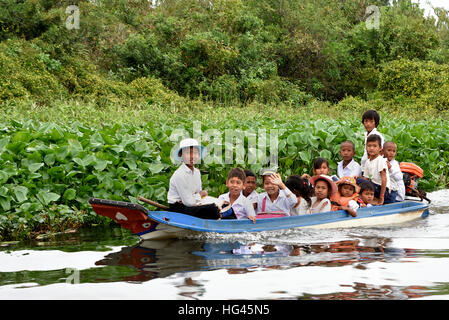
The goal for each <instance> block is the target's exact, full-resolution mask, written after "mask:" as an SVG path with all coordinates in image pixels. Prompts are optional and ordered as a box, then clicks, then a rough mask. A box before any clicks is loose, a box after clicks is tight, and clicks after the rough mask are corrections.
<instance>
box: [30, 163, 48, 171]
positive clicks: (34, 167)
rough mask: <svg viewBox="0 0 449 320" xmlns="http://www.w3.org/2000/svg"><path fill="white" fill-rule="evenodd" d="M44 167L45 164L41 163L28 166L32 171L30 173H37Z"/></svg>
mask: <svg viewBox="0 0 449 320" xmlns="http://www.w3.org/2000/svg"><path fill="white" fill-rule="evenodd" d="M42 166H44V163H42V162H40V163H31V164H29V165H28V170H30V172H36V171H37V170H39V169H40V168H41V167H42Z"/></svg>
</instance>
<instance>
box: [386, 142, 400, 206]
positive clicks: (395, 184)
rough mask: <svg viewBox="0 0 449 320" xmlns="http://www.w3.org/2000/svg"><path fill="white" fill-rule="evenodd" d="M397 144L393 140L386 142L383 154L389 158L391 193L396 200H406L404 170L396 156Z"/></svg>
mask: <svg viewBox="0 0 449 320" xmlns="http://www.w3.org/2000/svg"><path fill="white" fill-rule="evenodd" d="M397 148H398V147H397V145H396V143H394V142H393V141H387V142H385V143H384V148H383V155H384V158H386V159H387V166H388V173H389V174H390V184H391V193H392V197H393V198H394V199H395V201H397V202H399V201H404V199H405V185H404V177H403V175H402V171H401V169H400V167H399V162H397V161H396V160H395V159H394V157H396V151H397Z"/></svg>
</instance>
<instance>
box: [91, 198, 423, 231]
mask: <svg viewBox="0 0 449 320" xmlns="http://www.w3.org/2000/svg"><path fill="white" fill-rule="evenodd" d="M89 203H90V204H91V206H92V208H93V209H94V211H95V212H96V213H97V214H98V215H102V216H106V217H108V218H111V219H113V220H114V221H116V222H118V223H119V224H120V225H121V226H122V227H123V228H125V229H129V230H131V231H132V232H133V233H134V234H136V235H138V236H139V237H140V238H141V239H142V240H158V239H170V238H183V237H187V236H194V235H198V234H202V233H227V234H230V233H243V232H263V231H274V230H285V229H295V228H351V227H367V226H378V225H392V224H397V223H403V222H407V221H411V220H414V219H418V218H425V217H427V216H428V214H429V210H428V205H427V204H426V203H423V202H417V201H403V202H397V203H392V204H387V205H382V206H373V207H366V208H360V209H359V210H358V211H357V217H355V218H354V217H352V216H351V215H349V214H348V213H347V212H346V211H343V210H339V211H331V212H323V213H313V214H306V215H300V216H280V217H272V216H270V217H268V218H267V217H265V218H262V219H258V220H257V221H256V223H253V222H252V221H251V220H249V219H242V220H235V219H234V220H209V219H200V218H196V217H192V216H189V215H185V214H182V213H177V212H170V211H150V210H148V209H147V208H145V207H144V206H142V205H140V204H134V203H129V202H123V201H113V200H105V199H98V198H90V199H89Z"/></svg>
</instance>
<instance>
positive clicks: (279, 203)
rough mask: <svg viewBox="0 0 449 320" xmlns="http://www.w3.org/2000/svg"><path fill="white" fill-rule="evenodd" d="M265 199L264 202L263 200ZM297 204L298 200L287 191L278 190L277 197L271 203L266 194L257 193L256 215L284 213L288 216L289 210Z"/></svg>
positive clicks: (286, 189)
mask: <svg viewBox="0 0 449 320" xmlns="http://www.w3.org/2000/svg"><path fill="white" fill-rule="evenodd" d="M264 199H265V200H264ZM297 202H298V198H297V197H296V196H295V195H294V194H293V193H292V192H291V191H290V190H289V189H288V188H285V189H284V190H281V189H279V195H278V197H277V198H276V200H274V202H272V201H271V199H270V196H269V195H268V193H266V192H263V193H259V198H258V199H257V213H261V212H284V213H286V214H287V215H290V210H291V208H293V207H294V206H295V204H296V203H297Z"/></svg>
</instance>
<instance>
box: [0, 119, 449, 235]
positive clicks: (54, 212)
mask: <svg viewBox="0 0 449 320" xmlns="http://www.w3.org/2000/svg"><path fill="white" fill-rule="evenodd" d="M200 126H201V127H200V128H197V130H198V129H201V132H202V135H201V136H200V137H201V140H202V142H203V143H204V144H205V145H206V146H208V147H209V148H210V149H211V150H213V149H214V148H215V149H216V148H217V147H218V148H220V149H221V151H222V152H221V156H220V157H219V158H218V159H217V158H213V155H214V153H212V152H211V153H210V156H211V157H212V158H209V159H208V160H207V159H205V160H204V161H203V163H201V164H200V165H199V168H200V169H201V170H202V179H203V186H204V188H205V189H207V190H208V191H209V193H210V194H211V195H213V196H218V195H219V194H221V193H224V192H225V191H226V186H225V184H224V182H225V180H226V176H227V172H228V170H229V168H231V167H233V166H235V165H236V164H235V162H236V161H237V157H238V155H237V148H236V147H235V146H232V143H231V145H230V144H229V143H227V140H226V139H227V138H226V136H225V135H224V134H223V135H222V136H219V137H218V138H219V139H220V140H219V143H217V141H216V140H215V137H214V138H213V139H207V137H206V136H207V132H208V130H216V129H218V130H219V131H218V132H220V133H224V132H229V131H226V130H225V129H228V130H229V129H234V130H236V131H237V130H242V131H244V132H247V133H248V132H254V133H256V134H257V139H264V136H265V139H266V141H267V147H266V148H265V149H263V148H262V149H261V148H259V147H257V148H256V149H259V151H258V153H256V154H257V158H255V159H256V160H255V161H253V163H251V162H252V161H250V159H249V154H250V152H249V151H250V150H249V149H250V147H251V146H253V147H254V144H251V143H250V141H249V135H247V137H246V138H245V142H244V146H245V152H244V157H243V158H242V160H243V161H242V163H241V164H239V166H241V167H249V168H251V169H252V170H254V171H255V172H256V173H258V172H259V170H260V169H261V168H262V167H264V166H266V165H267V164H266V160H267V158H266V157H268V156H269V155H270V154H271V152H270V150H273V149H271V146H270V138H269V137H270V135H271V134H272V132H273V130H276V135H277V138H276V139H275V141H276V142H277V143H278V147H277V150H278V151H277V152H276V155H277V156H278V166H279V170H280V172H281V173H282V175H283V176H284V177H286V176H288V175H290V174H293V173H296V174H302V173H305V172H308V173H311V172H310V170H311V166H312V162H313V159H314V158H316V157H318V156H321V157H325V158H327V159H329V162H330V166H331V168H332V170H333V171H334V172H335V170H336V163H337V162H338V161H340V156H339V145H340V143H341V142H342V141H344V140H347V139H350V140H352V141H354V142H355V144H356V148H357V156H356V160H358V161H360V157H361V155H362V153H363V127H362V125H361V122H360V120H359V119H353V120H326V121H323V120H316V121H308V120H303V121H298V122H294V123H292V122H290V121H274V120H271V119H258V120H230V119H222V120H216V121H209V122H205V121H203V122H201V123H200ZM193 127H194V126H192V123H191V122H190V121H189V120H184V121H183V120H182V119H180V118H176V119H173V120H172V121H158V122H157V123H149V124H148V125H146V126H143V127H141V126H133V125H119V124H115V125H108V126H103V127H101V128H90V127H87V126H85V125H82V124H80V123H74V124H72V125H67V126H59V125H56V124H54V123H48V122H35V121H27V122H17V121H11V122H10V123H7V124H4V125H3V126H2V127H1V128H0V153H1V158H0V182H1V187H0V239H2V238H3V239H14V238H18V237H29V236H30V231H34V232H38V231H48V230H51V231H55V230H64V229H67V228H70V227H74V226H75V227H76V226H79V225H89V224H92V223H108V221H106V220H105V219H103V217H100V216H96V215H95V214H94V213H93V211H92V210H91V208H89V204H88V201H87V200H88V199H89V197H92V196H93V197H98V198H104V199H113V200H126V201H131V202H137V200H136V198H137V196H139V195H140V196H144V197H147V198H149V199H153V200H156V201H159V202H162V203H166V193H167V190H168V184H169V178H170V175H171V173H172V172H173V171H174V170H175V169H176V167H177V164H174V163H173V162H172V161H171V159H170V153H171V150H172V148H173V147H174V145H175V140H174V139H175V138H178V139H179V136H174V135H175V134H177V133H176V130H177V129H179V128H183V129H185V130H187V133H186V134H189V135H193V134H194V132H193ZM261 128H264V129H266V130H265V133H264V134H263V135H261V134H259V133H258V130H259V129H261ZM379 129H380V131H381V132H382V133H383V134H384V135H385V138H386V139H388V140H390V139H393V140H394V141H396V142H397V144H398V150H399V152H398V156H397V160H398V161H412V162H415V163H417V164H418V165H420V166H421V167H422V168H423V169H424V170H425V173H426V175H425V178H423V179H422V180H420V187H421V188H424V189H427V190H429V189H430V190H433V189H435V188H437V187H440V186H445V185H447V183H448V181H447V177H448V174H449V172H448V167H447V162H448V161H449V145H448V143H447V141H449V127H448V124H447V123H438V122H434V123H432V124H429V123H428V122H416V123H413V122H409V121H405V120H404V121H396V120H395V121H393V120H387V121H383V123H382V124H381V127H380V128H379ZM226 134H228V133H226ZM209 140H210V141H209ZM229 141H230V140H229ZM273 141H274V140H273ZM240 146H241V145H240ZM234 149H235V150H234ZM226 150H234V152H235V155H233V159H234V160H233V161H232V163H230V164H226V153H225V151H226ZM252 151H254V150H252ZM270 165H272V163H271V164H270ZM109 221H110V220H109Z"/></svg>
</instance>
